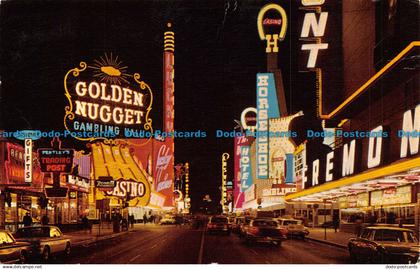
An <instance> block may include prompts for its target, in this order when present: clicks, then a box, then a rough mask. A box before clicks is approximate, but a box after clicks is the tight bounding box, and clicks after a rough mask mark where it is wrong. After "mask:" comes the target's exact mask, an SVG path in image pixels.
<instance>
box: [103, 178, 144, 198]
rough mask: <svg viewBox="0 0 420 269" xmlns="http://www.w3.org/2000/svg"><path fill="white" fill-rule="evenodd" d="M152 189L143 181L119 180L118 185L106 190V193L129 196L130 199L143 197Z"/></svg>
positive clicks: (123, 196)
mask: <svg viewBox="0 0 420 269" xmlns="http://www.w3.org/2000/svg"><path fill="white" fill-rule="evenodd" d="M148 191H149V195H150V189H149V188H147V187H146V185H145V184H144V183H143V182H137V181H134V180H123V179H120V180H117V181H116V186H115V188H114V189H113V190H112V191H105V194H106V195H110V196H117V197H121V198H125V197H129V198H130V200H131V199H133V198H136V197H143V196H145V195H146V192H148Z"/></svg>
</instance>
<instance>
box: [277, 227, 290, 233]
mask: <svg viewBox="0 0 420 269" xmlns="http://www.w3.org/2000/svg"><path fill="white" fill-rule="evenodd" d="M279 230H280V233H281V234H282V235H287V233H288V232H289V231H288V230H287V229H285V228H279Z"/></svg>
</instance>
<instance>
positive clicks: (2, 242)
mask: <svg viewBox="0 0 420 269" xmlns="http://www.w3.org/2000/svg"><path fill="white" fill-rule="evenodd" d="M31 250H32V248H31V244H29V243H25V242H16V240H15V238H14V237H13V236H12V235H11V234H10V233H9V232H8V231H4V230H3V231H0V263H27V261H28V258H29V256H30V255H31Z"/></svg>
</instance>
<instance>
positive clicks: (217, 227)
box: [207, 216, 231, 235]
mask: <svg viewBox="0 0 420 269" xmlns="http://www.w3.org/2000/svg"><path fill="white" fill-rule="evenodd" d="M207 232H208V233H209V234H212V233H225V234H227V235H229V234H230V232H231V227H230V224H229V219H228V218H227V217H226V216H212V217H210V219H209V222H208V223H207Z"/></svg>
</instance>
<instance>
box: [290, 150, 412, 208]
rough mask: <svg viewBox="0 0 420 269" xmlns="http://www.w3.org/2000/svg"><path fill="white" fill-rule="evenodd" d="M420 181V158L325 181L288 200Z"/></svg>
mask: <svg viewBox="0 0 420 269" xmlns="http://www.w3.org/2000/svg"><path fill="white" fill-rule="evenodd" d="M415 182H420V158H414V159H410V160H404V161H399V162H396V163H393V164H390V165H388V166H386V167H382V168H377V169H371V170H368V171H366V172H364V173H360V174H358V175H355V176H350V177H345V178H342V179H340V180H336V181H331V182H328V183H324V184H322V185H320V186H316V187H312V188H309V189H305V190H302V191H300V192H296V193H292V194H289V195H286V197H285V200H286V201H287V202H292V201H323V200H324V199H332V198H336V197H339V196H344V195H348V194H355V193H360V192H366V191H371V190H376V189H383V188H386V187H390V186H392V187H395V186H401V185H406V184H410V183H415Z"/></svg>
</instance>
